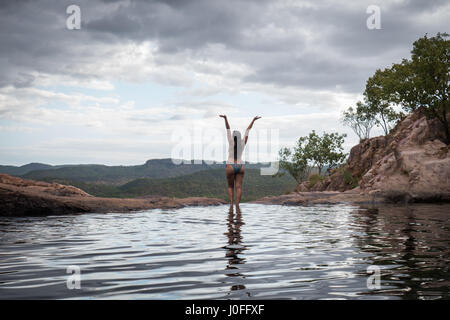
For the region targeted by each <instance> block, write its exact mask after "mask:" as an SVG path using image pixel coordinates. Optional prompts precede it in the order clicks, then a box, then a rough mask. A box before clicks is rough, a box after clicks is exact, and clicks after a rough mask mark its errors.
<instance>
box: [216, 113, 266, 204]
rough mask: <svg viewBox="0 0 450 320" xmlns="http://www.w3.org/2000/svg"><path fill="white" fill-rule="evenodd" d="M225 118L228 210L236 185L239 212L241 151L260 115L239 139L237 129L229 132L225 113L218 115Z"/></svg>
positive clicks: (241, 177)
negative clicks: (242, 137)
mask: <svg viewBox="0 0 450 320" xmlns="http://www.w3.org/2000/svg"><path fill="white" fill-rule="evenodd" d="M220 117H222V118H224V119H225V127H226V128H227V138H228V160H227V163H226V167H225V174H226V176H227V181H228V198H229V199H230V212H233V197H234V188H235V187H236V212H237V213H240V212H241V208H239V203H240V201H241V196H242V180H243V179H244V173H245V169H244V163H243V162H242V151H243V150H244V147H245V145H246V144H247V140H248V133H249V131H250V129H251V128H252V127H253V123H254V122H255V121H256V120H258V119H260V118H261V117H258V116H256V117H254V118H253V120H252V122H251V123H250V125H249V126H248V128H247V130H246V131H245V135H244V139H241V133H240V132H239V131H237V130H235V131H233V133H231V131H230V124H229V123H228V119H227V116H226V115H220Z"/></svg>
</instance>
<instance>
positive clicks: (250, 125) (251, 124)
mask: <svg viewBox="0 0 450 320" xmlns="http://www.w3.org/2000/svg"><path fill="white" fill-rule="evenodd" d="M258 119H261V117H259V116H256V117H254V118H253V120H252V122H250V124H249V125H248V128H247V130H245V136H244V143H245V144H246V143H247V140H248V133H249V132H250V129H251V128H252V127H253V123H254V122H255V121H256V120H258Z"/></svg>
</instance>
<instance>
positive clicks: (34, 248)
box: [0, 204, 450, 299]
mask: <svg viewBox="0 0 450 320" xmlns="http://www.w3.org/2000/svg"><path fill="white" fill-rule="evenodd" d="M449 209H450V206H449V205H441V206H440V205H415V206H410V207H382V208H379V209H364V208H359V207H355V206H348V205H333V206H311V207H284V206H268V205H258V204H243V205H242V211H243V213H242V215H240V216H239V215H234V216H230V215H229V214H228V213H227V207H226V206H219V207H191V208H183V209H176V210H149V211H144V212H138V213H126V214H123V213H122V214H117V213H110V214H84V215H71V216H53V217H28V218H5V217H2V218H0V298H1V299H14V298H25V299H26V298H35V299H92V298H94V299H111V298H118V299H402V298H403V299H449V297H450V295H449V285H450V271H449V267H448V262H449V258H450V256H449V244H450V222H449V212H450V210H449ZM72 265H75V266H78V267H79V268H80V271H81V282H80V285H81V288H80V289H73V290H69V289H68V288H67V280H68V278H69V277H70V276H71V274H68V273H67V267H68V266H72ZM369 266H375V268H379V270H380V277H381V281H380V287H379V288H377V287H372V286H370V288H369V287H368V279H369V280H370V279H372V278H369V276H371V274H368V272H367V270H368V267H369ZM375 272H376V271H375ZM373 275H375V274H373ZM373 275H372V276H373ZM72 277H73V276H72ZM72 280H73V278H69V284H73V283H74V282H73V281H72ZM369 285H376V282H372V281H369Z"/></svg>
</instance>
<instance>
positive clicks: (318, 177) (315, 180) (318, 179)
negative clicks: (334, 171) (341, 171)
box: [308, 173, 325, 188]
mask: <svg viewBox="0 0 450 320" xmlns="http://www.w3.org/2000/svg"><path fill="white" fill-rule="evenodd" d="M324 179H325V178H324V177H322V176H321V175H320V174H318V173H313V174H311V175H310V176H309V178H308V183H309V187H310V188H312V187H314V186H315V185H316V184H317V183H319V182H321V181H323V180H324Z"/></svg>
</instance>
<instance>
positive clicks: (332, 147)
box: [279, 130, 346, 183]
mask: <svg viewBox="0 0 450 320" xmlns="http://www.w3.org/2000/svg"><path fill="white" fill-rule="evenodd" d="M345 137H346V135H345V134H342V135H340V134H338V133H326V132H324V133H323V135H322V136H319V135H317V134H316V132H315V131H314V130H313V131H312V132H311V133H310V134H309V135H308V136H305V137H300V138H299V139H298V140H297V144H296V145H295V147H294V148H293V149H292V150H290V149H288V148H281V149H280V151H279V156H280V158H279V163H280V168H282V169H284V170H285V171H287V172H288V173H289V174H290V175H291V176H292V177H293V178H294V179H295V180H296V181H297V182H298V183H301V182H302V181H304V180H306V179H307V178H308V176H309V175H310V173H311V168H312V167H317V169H318V170H319V174H320V173H322V171H323V169H324V168H325V167H326V166H327V167H328V168H329V169H332V168H335V167H336V166H338V165H339V164H341V163H342V162H343V161H344V160H345V157H346V155H345V154H344V153H343V152H342V151H343V147H342V145H343V143H344V138H345ZM280 174H283V173H280Z"/></svg>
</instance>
